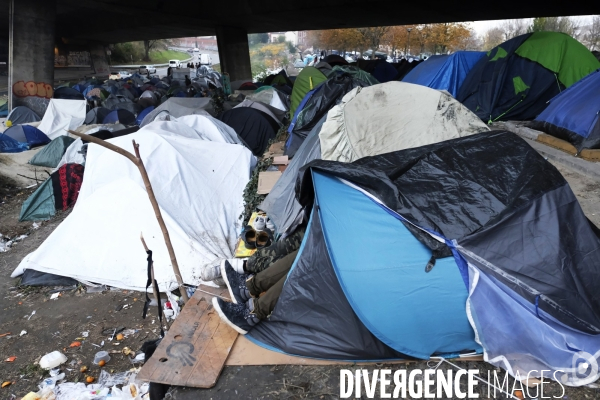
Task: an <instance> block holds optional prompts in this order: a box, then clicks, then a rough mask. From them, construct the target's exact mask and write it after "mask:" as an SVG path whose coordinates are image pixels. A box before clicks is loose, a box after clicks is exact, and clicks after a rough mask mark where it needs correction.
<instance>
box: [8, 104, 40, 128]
mask: <svg viewBox="0 0 600 400" xmlns="http://www.w3.org/2000/svg"><path fill="white" fill-rule="evenodd" d="M6 119H7V120H8V121H10V122H12V124H13V125H17V124H28V123H30V122H38V121H41V120H42V119H41V118H40V116H39V115H37V114H36V113H35V112H33V111H32V110H31V109H29V108H27V107H25V106H19V107H15V108H13V110H12V111H11V112H10V114H8V117H6Z"/></svg>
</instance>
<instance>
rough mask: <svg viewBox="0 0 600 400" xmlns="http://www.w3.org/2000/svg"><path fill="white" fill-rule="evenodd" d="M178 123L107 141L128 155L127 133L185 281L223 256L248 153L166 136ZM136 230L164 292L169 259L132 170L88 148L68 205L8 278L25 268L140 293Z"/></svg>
mask: <svg viewBox="0 0 600 400" xmlns="http://www.w3.org/2000/svg"><path fill="white" fill-rule="evenodd" d="M182 126H183V124H182V123H180V122H175V121H173V122H168V121H163V122H155V123H152V124H149V125H148V126H146V127H145V128H142V129H140V130H139V131H138V132H136V133H132V134H130V135H126V136H122V137H118V138H114V139H110V140H109V142H111V143H113V144H115V145H117V146H120V147H122V148H124V149H126V150H128V151H133V149H132V143H131V141H132V139H135V141H136V142H137V143H139V145H140V154H141V157H142V159H143V161H144V164H145V166H146V169H147V170H148V175H149V177H150V181H151V183H152V188H153V189H154V193H155V195H156V197H157V201H158V203H159V205H160V207H161V211H162V215H163V218H164V220H165V223H166V225H167V227H168V229H169V233H170V236H171V241H172V243H173V247H174V250H175V254H176V255H177V261H178V263H179V268H180V270H181V273H182V275H183V280H184V282H186V283H189V284H194V285H195V284H198V283H200V271H201V268H202V267H203V266H204V265H211V264H214V263H217V262H218V261H219V260H221V259H223V258H231V257H232V256H233V253H234V248H235V245H236V240H237V233H238V232H239V230H240V228H241V225H240V224H241V221H240V220H239V216H240V214H241V212H242V210H243V199H242V193H243V190H244V188H245V186H246V183H247V182H248V180H249V178H250V174H251V168H252V166H253V164H254V162H255V159H254V157H253V156H252V153H251V152H250V151H249V150H248V149H247V148H246V147H244V146H242V145H238V144H227V143H217V142H211V141H206V140H201V139H198V138H193V137H189V136H187V135H186V136H182V135H178V134H176V132H177V131H178V130H180V129H181V127H182ZM192 132H195V131H193V130H192V129H190V131H189V132H187V133H188V134H192ZM198 136H199V135H198V134H196V137H198ZM140 232H142V233H143V234H144V238H145V240H146V242H147V244H148V246H149V248H150V249H151V250H152V251H153V258H154V268H155V274H156V279H157V280H158V282H159V284H160V285H161V287H162V288H163V289H165V288H173V287H174V286H175V284H176V283H175V282H176V279H175V276H174V274H173V270H172V267H171V262H170V258H169V255H168V252H167V249H166V246H165V243H164V240H163V235H162V233H161V230H160V227H159V225H158V222H157V221H156V218H155V216H154V212H153V209H152V206H151V204H150V201H149V200H148V195H147V193H146V190H145V187H144V183H143V181H142V179H141V176H140V173H139V171H138V169H137V167H135V165H134V164H133V163H131V162H130V161H129V160H127V159H126V158H125V157H123V156H121V155H119V154H117V153H115V152H113V151H110V150H107V149H105V148H103V147H101V146H98V145H95V144H89V145H88V152H87V161H86V170H85V176H84V180H83V185H82V187H81V191H80V193H79V198H78V200H77V203H76V205H75V207H74V210H73V211H72V213H71V215H69V216H68V217H67V218H66V219H65V220H64V221H63V222H62V223H61V224H60V225H59V226H58V227H57V228H56V230H54V232H53V233H52V234H51V235H50V236H49V237H48V238H47V239H46V241H45V242H44V243H43V244H42V245H41V246H40V247H39V248H38V249H37V250H36V251H34V252H33V253H31V254H29V255H28V256H27V257H25V259H24V260H23V261H22V262H21V264H20V265H19V266H18V267H17V269H16V270H15V271H14V272H13V275H12V276H18V275H19V274H21V273H22V272H23V271H24V270H25V269H34V270H38V271H42V272H49V273H53V274H57V275H63V276H68V277H73V278H75V279H78V280H81V281H90V282H97V283H102V284H107V285H111V286H116V287H121V288H126V289H134V290H144V288H145V285H146V277H147V275H146V261H145V258H146V254H145V252H144V249H143V247H142V245H141V242H140V239H139V237H140Z"/></svg>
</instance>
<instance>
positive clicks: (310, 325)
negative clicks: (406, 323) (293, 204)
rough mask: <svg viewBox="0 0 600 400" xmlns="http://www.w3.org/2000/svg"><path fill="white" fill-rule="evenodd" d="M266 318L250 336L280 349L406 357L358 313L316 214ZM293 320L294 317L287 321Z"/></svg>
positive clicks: (336, 356)
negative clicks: (338, 274) (388, 344)
mask: <svg viewBox="0 0 600 400" xmlns="http://www.w3.org/2000/svg"><path fill="white" fill-rule="evenodd" d="M304 241H305V243H304V244H303V251H302V252H301V253H300V254H299V255H298V259H297V260H296V262H297V264H296V267H295V268H294V269H293V270H292V271H291V272H290V274H289V276H288V279H289V280H290V281H293V282H294V284H293V285H291V284H286V285H285V286H284V287H283V291H282V292H281V295H280V296H279V300H278V302H277V304H276V305H275V309H274V310H273V313H272V314H271V316H270V317H269V320H268V321H263V322H262V323H260V324H258V325H256V326H255V327H254V328H253V329H252V331H251V332H250V336H251V337H253V338H255V339H257V340H259V341H261V342H263V343H265V344H268V345H270V346H274V347H276V348H278V349H281V350H282V351H284V352H286V353H289V354H294V355H299V356H305V357H311V358H325V359H329V360H382V359H410V358H411V357H409V356H407V355H405V354H402V353H399V352H397V351H396V350H394V349H392V348H391V347H389V346H387V345H386V344H384V343H383V342H381V341H380V340H379V339H377V337H375V335H373V334H372V333H371V331H369V330H368V329H367V327H365V325H364V324H363V323H362V322H361V320H360V319H359V318H358V316H357V315H356V313H355V312H354V310H353V309H352V306H351V305H350V303H348V300H347V298H346V295H345V294H344V291H343V290H342V288H341V286H340V283H339V281H338V278H337V276H336V274H335V271H334V269H333V265H332V264H331V260H330V258H329V255H328V251H327V244H326V242H325V238H324V236H323V231H322V228H321V222H320V219H319V216H318V215H313V217H312V219H311V225H310V228H309V230H308V231H307V233H306V235H305V237H304ZM289 321H294V322H289Z"/></svg>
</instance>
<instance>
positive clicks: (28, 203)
mask: <svg viewBox="0 0 600 400" xmlns="http://www.w3.org/2000/svg"><path fill="white" fill-rule="evenodd" d="M54 214H56V208H55V206H54V190H53V188H52V179H51V178H48V179H46V182H44V183H42V185H41V186H40V187H39V188H38V189H37V190H36V191H35V192H33V193H32V194H31V196H29V197H28V198H27V200H25V202H24V203H23V206H22V207H21V215H19V221H40V220H48V219H50V218H52V217H53V216H54Z"/></svg>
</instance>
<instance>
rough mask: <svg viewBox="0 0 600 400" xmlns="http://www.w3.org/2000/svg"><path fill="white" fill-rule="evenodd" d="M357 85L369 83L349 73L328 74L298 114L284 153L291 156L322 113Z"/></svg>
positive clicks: (325, 112) (364, 85)
mask: <svg viewBox="0 0 600 400" xmlns="http://www.w3.org/2000/svg"><path fill="white" fill-rule="evenodd" d="M358 86H362V87H366V86H371V85H370V84H369V83H367V82H364V81H362V80H360V79H358V78H355V77H353V76H352V75H351V74H349V73H333V74H332V75H330V77H329V78H328V79H327V80H326V81H325V82H324V83H323V85H322V87H321V88H320V89H319V90H317V91H316V92H315V94H313V95H312V96H311V98H310V99H309V100H308V101H307V102H306V104H305V105H304V108H302V111H300V113H299V114H298V118H297V119H296V123H295V125H294V129H293V130H292V133H291V135H292V139H291V141H290V145H289V147H287V148H286V149H285V154H286V155H288V156H290V157H293V156H294V155H295V154H296V151H298V149H299V148H300V146H301V145H302V142H304V139H306V136H307V135H308V134H309V133H310V131H311V130H312V129H313V128H314V127H315V125H316V124H317V123H318V122H319V120H320V119H321V118H322V117H323V116H324V115H327V113H328V112H329V110H331V109H332V108H333V107H334V106H335V105H336V104H338V103H339V102H340V101H341V100H342V97H344V95H346V93H348V92H349V91H351V90H352V89H354V88H355V87H358Z"/></svg>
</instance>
